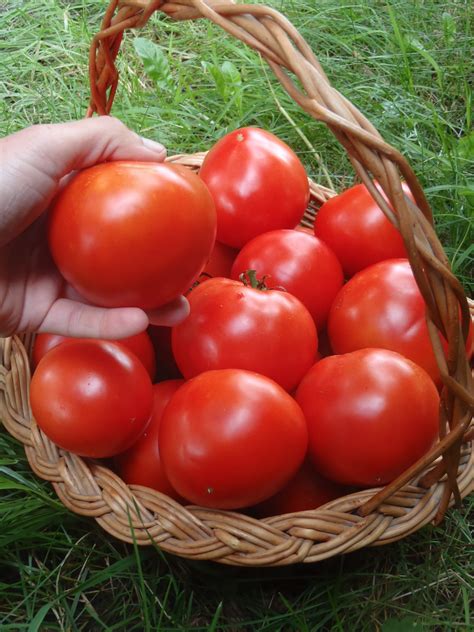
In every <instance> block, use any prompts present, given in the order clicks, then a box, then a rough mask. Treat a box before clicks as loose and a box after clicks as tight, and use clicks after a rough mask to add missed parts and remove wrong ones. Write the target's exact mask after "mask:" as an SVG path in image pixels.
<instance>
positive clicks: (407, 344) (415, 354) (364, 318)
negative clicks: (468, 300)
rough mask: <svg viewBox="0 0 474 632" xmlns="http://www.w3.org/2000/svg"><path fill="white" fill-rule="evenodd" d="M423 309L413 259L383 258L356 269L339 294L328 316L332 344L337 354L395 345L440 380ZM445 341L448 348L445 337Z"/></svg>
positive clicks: (396, 348) (423, 303) (397, 350)
mask: <svg viewBox="0 0 474 632" xmlns="http://www.w3.org/2000/svg"><path fill="white" fill-rule="evenodd" d="M425 313H426V306H425V302H424V300H423V297H422V295H421V292H420V290H419V289H418V286H417V284H416V281H415V277H414V276H413V272H412V270H411V267H410V264H409V262H408V261H407V260H406V259H391V260H388V261H381V262H380V263H377V264H375V265H373V266H370V267H369V268H365V270H361V271H360V272H359V273H357V274H356V275H355V276H354V277H353V278H352V279H350V281H349V282H348V283H346V285H345V286H344V287H343V288H342V289H341V290H340V292H339V293H338V295H337V296H336V298H335V300H334V303H333V305H332V307H331V311H330V313H329V320H328V333H329V339H330V343H331V347H332V349H333V351H334V353H348V352H349V351H355V350H356V349H363V348H366V347H380V348H383V349H391V350H392V351H396V352H397V353H401V354H402V355H404V356H405V357H407V358H408V359H410V360H412V361H413V362H415V363H416V364H418V365H419V366H421V367H422V368H423V369H425V371H427V373H428V374H429V375H430V376H431V378H432V379H433V380H434V381H435V382H436V384H438V385H440V384H441V377H440V373H439V369H438V365H437V363H436V358H435V355H434V352H433V348H432V346H431V339H430V337H429V333H428V327H427V325H426V316H425ZM442 344H443V346H444V347H445V349H447V342H446V341H445V340H444V339H442ZM470 344H471V343H470V341H468V343H467V347H468V348H469V346H470Z"/></svg>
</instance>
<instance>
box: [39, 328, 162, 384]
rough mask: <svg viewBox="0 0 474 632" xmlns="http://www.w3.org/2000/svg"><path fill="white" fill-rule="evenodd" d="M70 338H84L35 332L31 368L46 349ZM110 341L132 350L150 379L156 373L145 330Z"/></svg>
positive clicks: (153, 357) (149, 340) (151, 347)
mask: <svg viewBox="0 0 474 632" xmlns="http://www.w3.org/2000/svg"><path fill="white" fill-rule="evenodd" d="M71 340H84V338H72V337H69V336H60V335H58V334H37V335H36V338H35V342H34V345H33V354H32V360H33V368H36V367H37V366H38V363H39V361H40V360H41V358H43V357H44V356H45V355H46V354H47V353H48V351H51V349H54V347H57V346H58V345H60V344H62V343H63V342H70V341H71ZM111 342H116V343H117V344H122V345H125V346H126V347H127V349H129V351H132V353H134V354H135V355H136V356H137V358H138V359H139V360H140V361H141V363H142V364H143V366H144V367H145V369H146V370H147V372H148V374H149V376H150V378H151V380H153V379H154V377H155V373H156V358H155V350H154V348H153V344H152V342H151V339H150V337H149V335H148V334H147V333H146V332H145V331H142V332H141V333H139V334H136V335H135V336H129V337H128V338H121V339H120V340H112V341H111Z"/></svg>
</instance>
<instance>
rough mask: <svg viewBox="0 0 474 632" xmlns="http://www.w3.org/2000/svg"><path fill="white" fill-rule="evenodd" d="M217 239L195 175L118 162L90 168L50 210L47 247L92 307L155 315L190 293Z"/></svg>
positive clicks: (206, 196)
mask: <svg viewBox="0 0 474 632" xmlns="http://www.w3.org/2000/svg"><path fill="white" fill-rule="evenodd" d="M215 234H216V215H215V208H214V203H213V201H212V198H211V195H210V193H209V191H208V190H207V188H206V186H205V185H204V183H203V182H202V181H201V180H200V178H199V177H198V176H197V175H196V174H194V173H192V172H191V171H189V170H188V169H186V168H184V167H179V166H176V165H168V164H158V163H150V162H147V163H140V162H123V161H119V162H106V163H102V164H99V165H96V166H95V167H91V168H90V169H85V170H84V171H81V172H80V173H79V174H78V175H77V176H76V177H75V178H74V179H73V180H72V181H71V182H70V183H69V184H68V185H67V186H66V188H65V189H64V190H63V191H62V193H61V194H60V195H59V197H58V199H57V201H56V203H55V204H54V206H53V208H52V211H51V217H50V225H49V245H50V249H51V253H52V255H53V258H54V260H55V262H56V265H57V266H58V268H59V270H60V272H61V274H62V275H63V276H64V278H65V279H66V280H67V281H68V282H69V283H70V284H71V285H72V286H73V287H74V288H75V289H76V290H77V291H78V292H79V293H80V294H81V295H82V296H84V297H85V298H86V299H87V300H89V301H91V302H92V303H94V304H96V305H103V306H105V307H126V306H135V307H141V308H143V309H152V308H155V307H159V306H160V305H163V304H165V303H168V302H169V301H171V300H172V299H174V298H176V297H177V296H178V295H179V294H183V293H184V292H185V291H186V290H188V288H189V287H190V286H191V285H192V283H193V281H194V280H195V278H196V277H197V276H198V275H199V274H200V272H201V270H202V269H203V268H204V266H205V264H206V261H207V260H208V258H209V255H210V253H211V250H212V247H213V245H214V239H215Z"/></svg>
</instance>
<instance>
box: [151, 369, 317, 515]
mask: <svg viewBox="0 0 474 632" xmlns="http://www.w3.org/2000/svg"><path fill="white" fill-rule="evenodd" d="M159 442H160V454H161V459H162V463H163V467H164V470H165V472H166V475H167V477H168V479H169V481H170V482H171V484H172V485H173V487H174V488H175V489H176V491H177V492H178V493H179V494H181V495H182V496H183V497H184V498H187V499H188V500H190V501H191V502H193V503H197V504H199V505H203V506H205V507H217V508H221V509H237V508H239V507H247V506H249V505H253V504H255V503H258V502H260V501H261V500H264V499H265V498H268V497H269V496H272V495H273V494H274V493H275V492H277V491H278V490H279V489H280V488H281V487H282V486H283V485H284V484H285V483H286V482H287V481H288V480H289V479H290V478H291V477H292V476H293V475H294V473H295V472H296V471H297V469H298V468H299V466H300V465H301V463H302V461H303V459H304V457H305V453H306V449H307V444H308V434H307V428H306V422H305V419H304V416H303V413H302V412H301V409H300V407H299V406H298V404H297V403H296V402H295V400H294V399H293V398H292V397H291V396H290V395H288V393H286V392H285V391H284V390H283V389H282V388H281V387H280V386H278V384H276V383H275V382H273V381H272V380H269V379H268V378H266V377H263V376H262V375H258V374H257V373H251V372H249V371H241V370H238V369H227V370H222V371H209V372H207V373H202V374H201V375H198V376H197V377H195V378H193V379H192V380H190V381H189V382H187V383H186V384H184V385H183V386H181V388H180V389H179V390H178V391H177V392H176V393H175V394H174V395H173V397H172V398H171V400H170V402H169V403H168V405H167V407H166V410H165V412H164V415H163V418H162V420H161V425H160V436H159Z"/></svg>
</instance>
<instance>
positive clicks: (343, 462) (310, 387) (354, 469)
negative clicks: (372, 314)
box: [296, 349, 439, 487]
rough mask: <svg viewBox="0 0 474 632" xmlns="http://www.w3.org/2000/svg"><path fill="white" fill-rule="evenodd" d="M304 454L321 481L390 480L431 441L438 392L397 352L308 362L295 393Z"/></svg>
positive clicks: (375, 482) (435, 425) (372, 483)
mask: <svg viewBox="0 0 474 632" xmlns="http://www.w3.org/2000/svg"><path fill="white" fill-rule="evenodd" d="M296 401H297V402H298V403H299V404H300V406H301V408H302V410H303V412H304V414H305V417H306V421H307V422H308V430H309V454H310V457H311V459H312V460H313V463H314V465H315V467H316V468H317V469H318V471H320V472H321V473H322V474H323V475H324V476H325V477H327V478H329V479H330V480H333V481H335V482H337V483H340V484H343V485H355V486H361V487H364V486H365V487H367V486H368V487H372V486H380V485H384V484H386V483H389V482H390V481H392V480H393V479H394V478H396V477H397V476H398V475H399V474H401V473H402V472H403V471H405V470H406V469H407V468H408V467H409V466H410V465H412V464H413V463H415V462H416V461H417V460H418V459H419V458H420V457H422V456H423V455H424V454H425V453H426V452H428V450H429V449H430V448H431V446H432V445H433V444H434V443H435V441H436V439H437V437H438V410H439V394H438V391H437V390H436V387H435V385H434V383H433V381H432V380H431V379H430V377H429V376H428V374H427V373H426V372H425V371H424V370H423V369H421V368H420V367H419V366H417V365H416V364H414V363H413V362H411V361H410V360H407V359H406V358H404V357H403V356H401V355H400V354H398V353H394V352H393V351H387V350H385V349H361V350H359V351H354V352H352V353H347V354H345V355H340V356H331V357H328V358H324V359H322V360H320V361H319V362H318V363H317V364H315V365H314V366H313V367H312V368H311V369H310V371H309V372H308V373H307V375H306V376H305V377H304V378H303V380H302V381H301V384H300V385H299V387H298V390H297V392H296Z"/></svg>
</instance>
